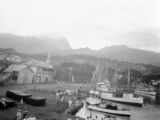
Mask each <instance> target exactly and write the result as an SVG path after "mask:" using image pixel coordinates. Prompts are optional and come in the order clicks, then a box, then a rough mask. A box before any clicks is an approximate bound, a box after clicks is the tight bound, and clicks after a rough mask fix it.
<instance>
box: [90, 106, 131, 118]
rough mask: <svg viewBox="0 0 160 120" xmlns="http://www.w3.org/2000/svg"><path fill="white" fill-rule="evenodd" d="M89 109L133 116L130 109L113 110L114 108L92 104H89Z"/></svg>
mask: <svg viewBox="0 0 160 120" xmlns="http://www.w3.org/2000/svg"><path fill="white" fill-rule="evenodd" d="M88 109H91V110H95V111H99V112H104V113H109V114H114V115H121V116H131V112H130V111H129V110H112V109H106V108H102V107H98V106H92V105H88Z"/></svg>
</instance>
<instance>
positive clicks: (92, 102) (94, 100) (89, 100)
mask: <svg viewBox="0 0 160 120" xmlns="http://www.w3.org/2000/svg"><path fill="white" fill-rule="evenodd" d="M86 102H87V103H88V104H90V105H98V104H100V103H101V99H99V98H96V97H88V98H86Z"/></svg>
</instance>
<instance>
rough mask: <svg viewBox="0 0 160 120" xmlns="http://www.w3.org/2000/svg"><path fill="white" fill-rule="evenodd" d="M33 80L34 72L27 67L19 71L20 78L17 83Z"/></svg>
mask: <svg viewBox="0 0 160 120" xmlns="http://www.w3.org/2000/svg"><path fill="white" fill-rule="evenodd" d="M32 81H33V72H32V71H31V70H30V69H28V68H25V69H23V70H22V71H20V72H18V80H17V84H25V83H32Z"/></svg>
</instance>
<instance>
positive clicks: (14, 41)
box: [0, 33, 70, 53]
mask: <svg viewBox="0 0 160 120" xmlns="http://www.w3.org/2000/svg"><path fill="white" fill-rule="evenodd" d="M0 43H1V44H0V48H13V49H15V50H16V51H17V52H20V53H45V52H51V51H57V50H65V49H70V45H69V43H68V41H67V40H66V39H65V38H64V37H59V38H51V37H46V36H17V35H12V34H6V33H1V34H0Z"/></svg>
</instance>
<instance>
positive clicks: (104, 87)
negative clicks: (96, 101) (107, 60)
mask: <svg viewBox="0 0 160 120" xmlns="http://www.w3.org/2000/svg"><path fill="white" fill-rule="evenodd" d="M101 73H102V71H101V68H100V67H99V66H97V68H96V70H95V72H94V75H93V78H92V81H93V83H94V86H95V88H94V89H95V90H96V91H99V92H100V94H99V97H100V98H101V99H105V100H109V101H113V102H117V103H122V104H129V105H135V106H140V107H142V106H143V97H134V95H133V93H125V92H124V93H123V95H122V97H117V96H114V94H113V92H117V89H116V88H117V80H118V78H119V77H120V76H118V74H117V66H116V71H115V76H114V87H113V88H114V89H111V86H110V82H109V81H107V82H105V83H104V82H99V81H101ZM98 82H99V83H98ZM129 85H130V70H129V69H128V86H127V88H128V90H129V88H130V86H129Z"/></svg>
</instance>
